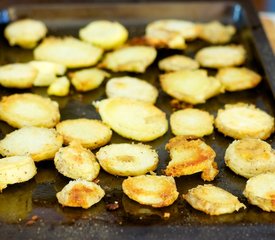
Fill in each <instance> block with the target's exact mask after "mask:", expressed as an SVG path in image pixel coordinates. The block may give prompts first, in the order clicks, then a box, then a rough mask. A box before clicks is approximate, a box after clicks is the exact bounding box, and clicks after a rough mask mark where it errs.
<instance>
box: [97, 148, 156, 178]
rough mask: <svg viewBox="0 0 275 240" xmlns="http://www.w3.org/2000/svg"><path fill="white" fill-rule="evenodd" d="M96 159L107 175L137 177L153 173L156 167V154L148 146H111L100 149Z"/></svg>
mask: <svg viewBox="0 0 275 240" xmlns="http://www.w3.org/2000/svg"><path fill="white" fill-rule="evenodd" d="M96 158H97V159H98V161H99V164H100V165H101V167H102V168H103V169H104V170H105V171H106V172H108V173H110V174H113V175H118V176H138V175H143V174H146V173H147V172H150V171H154V170H155V169H156V168H157V165H158V161H159V159H158V154H157V152H156V150H154V149H152V147H151V146H149V145H144V144H141V143H139V144H128V143H120V144H111V145H108V146H105V147H102V148H100V150H99V151H98V152H97V153H96Z"/></svg>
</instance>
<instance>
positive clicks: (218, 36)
mask: <svg viewBox="0 0 275 240" xmlns="http://www.w3.org/2000/svg"><path fill="white" fill-rule="evenodd" d="M199 27H200V31H199V38H201V39H203V40H205V41H207V42H210V43H213V44H224V43H227V42H229V41H230V40H231V38H232V36H233V35H234V34H235V33H236V28H235V27H234V26H233V25H223V24H222V23H220V22H219V21H212V22H209V23H205V24H199Z"/></svg>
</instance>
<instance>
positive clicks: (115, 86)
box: [106, 76, 158, 104]
mask: <svg viewBox="0 0 275 240" xmlns="http://www.w3.org/2000/svg"><path fill="white" fill-rule="evenodd" d="M106 94H107V96H108V97H109V98H113V97H125V98H133V99H137V100H141V101H145V102H149V103H152V104H154V103H155V102H156V100H157V97H158V90H157V88H156V87H154V86H152V85H151V84H150V83H148V82H146V81H144V80H142V79H139V78H134V77H128V76H125V77H118V78H112V79H109V81H108V82H107V84H106Z"/></svg>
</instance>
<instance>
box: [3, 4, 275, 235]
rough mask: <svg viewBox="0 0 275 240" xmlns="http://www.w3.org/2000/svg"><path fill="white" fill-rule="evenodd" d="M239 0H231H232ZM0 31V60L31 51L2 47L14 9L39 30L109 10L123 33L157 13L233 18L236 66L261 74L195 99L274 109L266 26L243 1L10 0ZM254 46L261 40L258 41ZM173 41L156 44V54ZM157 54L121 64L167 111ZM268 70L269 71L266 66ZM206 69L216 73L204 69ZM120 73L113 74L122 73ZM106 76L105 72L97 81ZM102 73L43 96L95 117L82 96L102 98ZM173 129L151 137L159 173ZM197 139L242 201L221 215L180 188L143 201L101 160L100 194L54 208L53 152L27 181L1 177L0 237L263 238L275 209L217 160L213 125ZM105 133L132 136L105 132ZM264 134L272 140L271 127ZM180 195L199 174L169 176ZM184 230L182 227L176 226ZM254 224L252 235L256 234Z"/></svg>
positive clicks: (218, 142)
mask: <svg viewBox="0 0 275 240" xmlns="http://www.w3.org/2000/svg"><path fill="white" fill-rule="evenodd" d="M238 2H239V3H238ZM0 16H5V18H3V17H2V18H1V21H0V22H1V25H0V27H1V35H0V46H1V49H0V64H1V65H2V64H7V63H12V62H27V61H30V60H32V51H30V50H24V49H21V48H19V47H13V48H11V47H9V46H8V44H7V41H6V40H5V39H4V37H3V29H4V27H5V25H6V23H7V22H9V21H11V20H15V19H20V18H25V17H32V18H35V19H40V20H42V21H44V22H45V23H46V24H47V26H48V28H49V34H48V35H57V36H64V35H73V36H77V33H78V29H79V28H80V27H82V26H84V25H85V24H87V23H89V22H90V21H92V20H96V19H110V20H116V21H120V22H121V23H123V24H124V25H125V26H126V27H127V28H128V30H129V32H130V37H135V36H140V35H142V34H143V33H144V28H145V25H146V24H147V23H148V22H150V21H152V20H156V19H161V18H179V19H185V20H192V21H210V20H220V21H222V22H224V23H230V24H234V25H235V26H236V27H237V28H238V32H237V34H236V36H235V37H234V38H233V40H232V42H233V43H241V44H243V45H244V46H245V48H246V50H247V52H248V56H247V61H246V64H245V66H246V67H249V68H252V69H254V70H255V71H257V72H259V73H260V74H262V75H263V77H264V81H263V82H262V83H261V84H260V85H259V86H258V87H257V88H255V89H252V90H247V91H242V92H235V93H226V94H222V95H219V96H216V97H214V98H212V99H209V100H208V101H207V102H206V103H205V104H200V105H197V106H196V107H198V108H200V109H204V110H207V111H209V112H210V113H212V114H213V115H216V113H217V110H218V109H219V108H222V107H223V106H224V105H225V104H228V103H236V102H239V101H242V102H247V103H253V104H255V105H257V106H258V107H260V108H261V109H263V110H265V111H266V112H268V113H269V114H271V115H274V107H273V105H274V100H273V97H272V92H274V89H273V87H272V86H273V84H274V82H273V81H272V79H273V77H274V76H275V68H273V69H272V68H271V67H270V66H272V65H273V62H272V61H273V59H271V61H269V66H266V61H268V60H270V55H269V54H268V53H266V51H267V50H268V49H270V47H269V46H268V44H267V41H266V38H265V36H264V35H263V36H259V34H260V33H261V30H262V28H261V26H260V25H259V23H258V22H257V17H255V15H254V13H253V11H252V10H251V6H250V5H249V4H248V3H247V2H246V1H236V2H231V1H214V2H212V3H210V2H202V1H182V2H174V3H167V2H159V3H155V2H151V3H146V2H138V3H117V4H114V3H104V4H98V3H97V4H96V3H93V4H75V5H73V4H63V5H62V4H57V5H15V6H10V7H9V8H7V9H3V11H1V14H0ZM207 45H208V44H207V43H205V42H203V41H199V40H197V41H195V42H192V43H190V44H189V45H188V48H187V49H186V50H185V54H187V55H189V56H194V54H195V52H197V51H198V49H200V48H202V47H204V46H207ZM259 46H263V47H261V48H259ZM175 53H180V51H174V50H160V51H159V53H158V59H157V61H158V60H159V59H162V58H164V57H165V56H169V55H172V54H175ZM157 61H155V63H154V64H153V65H152V66H150V67H149V69H148V71H147V72H146V73H145V74H130V75H131V76H135V77H140V78H143V79H146V80H147V81H148V82H150V83H152V84H154V85H155V86H156V87H157V88H158V89H159V91H160V96H159V98H158V101H157V104H156V105H157V106H158V107H160V108H161V109H162V110H164V111H165V112H166V113H167V117H168V118H169V115H170V114H171V111H172V110H171V109H172V108H171V105H170V100H171V98H170V97H169V96H167V95H166V94H164V93H163V92H162V91H161V89H160V86H159V81H158V75H159V73H160V72H159V70H158V69H157ZM272 73H273V74H272ZM210 74H215V72H214V71H210ZM122 75H125V73H119V74H117V73H116V74H112V77H113V76H122ZM105 83H106V82H105ZM105 83H104V84H103V85H102V86H101V87H100V88H99V89H97V90H94V91H91V92H88V93H84V94H80V93H77V92H75V90H74V89H73V88H72V89H71V92H70V95H69V96H68V97H62V98H59V97H51V98H52V99H53V100H55V101H57V102H58V103H59V105H60V111H61V119H62V120H65V119H73V118H79V117H87V118H96V119H100V117H99V115H98V113H97V112H96V111H95V109H94V108H93V107H92V106H91V102H92V101H94V100H99V99H103V98H105V97H106V96H105ZM29 91H30V92H33V93H36V94H40V95H42V96H47V94H46V89H45V88H32V89H30V90H29ZM16 92H22V91H18V90H14V89H5V88H1V89H0V96H5V95H9V94H12V93H16ZM13 130H14V129H13V128H11V127H10V126H9V125H7V124H5V123H4V122H0V137H1V138H3V137H4V136H5V135H6V134H7V133H9V132H11V131H13ZM171 137H172V134H171V132H170V131H169V132H168V133H167V134H165V135H164V136H163V137H162V138H159V139H157V140H155V141H153V142H150V143H149V144H151V145H152V146H153V147H154V148H156V149H157V151H158V153H159V156H160V164H159V167H158V169H157V173H158V174H162V173H163V169H164V168H165V166H166V165H167V163H168V161H169V156H168V153H167V152H166V151H165V150H164V146H165V144H166V143H167V142H168V140H169V139H170V138H171ZM204 140H205V141H206V143H208V144H209V145H210V146H212V147H213V149H214V150H215V151H216V154H217V157H216V162H217V163H218V165H219V170H220V173H219V175H218V176H217V177H216V179H215V180H214V181H213V182H211V183H213V184H214V185H216V186H219V187H222V188H224V189H226V190H228V191H230V192H231V193H233V194H235V195H236V196H238V197H239V199H240V200H241V201H242V202H244V203H245V204H246V205H247V206H248V208H247V210H241V211H240V212H238V213H233V214H227V215H222V216H208V215H206V214H204V213H202V212H199V211H197V210H195V209H193V208H192V207H191V206H190V205H188V204H187V203H186V202H185V201H183V200H182V197H181V196H179V198H178V200H177V201H176V202H175V203H174V204H173V205H172V206H170V207H166V208H163V209H153V208H151V207H147V206H142V205H139V204H138V203H135V202H134V201H132V200H130V199H129V198H128V197H126V196H125V195H124V194H123V192H122V190H121V183H122V181H123V179H124V178H122V177H115V176H112V175H109V174H108V173H105V172H104V171H103V170H101V173H100V175H99V177H98V179H99V180H100V182H99V184H100V185H101V186H102V187H103V188H104V190H105V191H106V196H105V197H104V199H103V200H102V201H101V202H100V203H98V204H96V205H95V206H93V207H91V208H90V209H88V210H83V209H74V208H63V207H61V206H60V205H59V204H58V202H57V199H56V197H55V194H56V192H57V191H60V190H61V189H62V188H63V186H64V185H65V184H67V183H68V182H69V179H68V178H66V177H63V176H62V175H61V174H59V173H58V172H57V170H55V168H54V164H53V162H52V161H47V162H41V163H38V164H37V167H38V173H37V175H36V176H35V177H34V179H32V180H31V181H29V182H27V183H23V184H17V185H13V186H9V187H8V188H7V189H5V190H4V191H3V193H2V194H1V195H0V227H1V237H0V238H1V239H11V238H14V239H19V238H20V239H32V238H33V239H58V238H62V239H75V238H81V239H98V238H99V239H118V238H126V239H157V238H171V239H179V238H180V239H191V238H194V237H195V238H199V239H210V238H211V239H215V238H220V237H227V238H229V237H230V238H231V237H232V238H234V237H235V238H236V237H237V239H246V238H250V237H251V236H252V235H253V236H258V237H260V236H261V237H262V238H267V239H268V238H269V237H272V236H275V235H274V234H275V231H274V224H275V217H274V213H267V212H264V211H262V210H261V209H259V208H257V207H254V206H252V205H249V204H248V203H247V201H246V199H245V198H244V196H243V195H242V191H243V189H244V186H245V182H246V180H245V179H244V178H242V177H240V176H237V175H236V174H234V173H233V172H232V171H231V170H230V169H228V168H226V167H225V164H224V160H223V156H224V151H225V149H226V147H227V146H228V144H229V143H231V142H232V141H233V139H231V138H226V137H224V136H223V135H222V134H220V133H218V132H217V131H215V132H214V133H213V134H212V135H210V136H208V137H205V138H204ZM111 142H112V143H117V142H132V141H130V140H127V139H124V138H122V137H120V136H118V135H117V134H115V133H114V135H113V137H112V141H111ZM268 142H270V143H271V144H272V145H273V147H275V146H274V144H275V143H274V137H273V136H272V137H271V138H270V139H269V140H268ZM176 183H177V187H178V191H179V192H180V195H181V194H183V193H186V192H187V190H188V189H190V188H192V187H195V186H197V185H198V184H203V183H204V182H203V181H202V180H201V178H200V174H194V175H192V176H185V177H180V178H176ZM114 201H118V203H119V206H120V207H119V209H118V210H116V211H108V210H107V209H106V205H107V204H108V203H113V202H114ZM165 212H169V213H170V214H171V215H170V218H169V219H165V218H164V217H163V216H164V213H165ZM33 216H38V220H37V221H35V222H34V224H29V223H30V222H29V220H30V219H31V218H32V217H33ZM182 234H184V235H182ZM255 234H256V235H255Z"/></svg>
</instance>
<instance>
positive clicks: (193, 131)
mask: <svg viewBox="0 0 275 240" xmlns="http://www.w3.org/2000/svg"><path fill="white" fill-rule="evenodd" d="M170 124H171V129H172V132H173V134H174V135H176V136H177V135H184V136H195V137H203V136H205V135H209V134H211V133H212V132H213V130H214V127H213V124H214V117H213V116H212V115H210V114H209V113H208V112H206V111H203V110H199V109H194V108H187V109H183V110H179V111H176V112H174V113H172V114H171V116H170Z"/></svg>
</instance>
